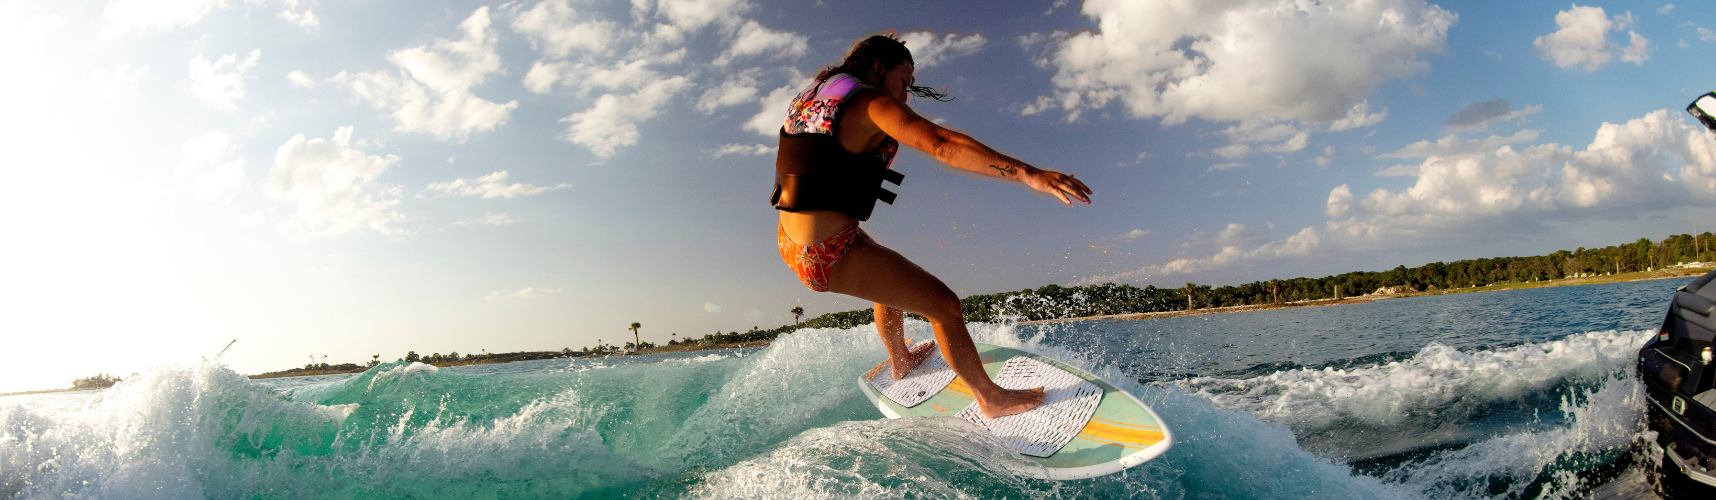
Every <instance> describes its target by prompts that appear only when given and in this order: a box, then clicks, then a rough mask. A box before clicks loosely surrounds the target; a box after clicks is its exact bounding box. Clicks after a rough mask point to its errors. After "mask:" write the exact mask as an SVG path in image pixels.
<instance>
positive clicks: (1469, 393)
mask: <svg viewBox="0 0 1716 500" xmlns="http://www.w3.org/2000/svg"><path fill="white" fill-rule="evenodd" d="M1648 335H1649V334H1648V333H1647V332H1619V331H1613V330H1610V331H1605V332H1591V333H1586V334H1582V335H1573V336H1570V337H1567V338H1565V339H1561V340H1556V341H1550V342H1544V343H1539V344H1524V345H1519V346H1514V347H1510V348H1505V349H1498V350H1493V351H1479V352H1464V351H1460V350H1458V349H1454V348H1452V347H1449V346H1447V345H1444V344H1441V343H1437V342H1432V343H1430V345H1428V346H1425V347H1424V348H1423V349H1422V350H1420V351H1419V352H1418V354H1417V355H1416V356H1413V357H1412V358H1411V359H1407V360H1403V361H1395V362H1390V363H1386V364H1381V365H1375V366H1367V367H1359V368H1349V369H1335V368H1323V369H1309V368H1301V369H1293V370H1284V371H1279V372H1275V373H1270V374H1267V375H1263V376H1259V377H1254V378H1249V379H1228V378H1220V377H1197V378H1191V379H1185V380H1178V381H1174V382H1171V383H1169V385H1171V386H1172V387H1175V388H1178V389H1181V390H1184V391H1186V392H1189V393H1192V394H1197V395H1200V396H1204V397H1207V398H1209V399H1210V400H1211V401H1213V402H1214V403H1215V404H1216V406H1218V407H1221V408H1233V409H1243V410H1247V411H1250V412H1253V413H1256V414H1257V415H1259V416H1261V417H1263V418H1265V419H1279V420H1284V421H1288V422H1291V423H1293V425H1294V426H1295V427H1296V428H1299V429H1301V430H1302V431H1308V430H1314V429H1320V428H1324V427H1327V426H1329V425H1331V424H1332V423H1333V422H1335V421H1337V420H1339V419H1342V418H1351V419H1356V420H1359V421H1362V422H1366V423H1370V424H1375V425H1394V424H1398V423H1400V422H1401V421H1403V420H1407V419H1416V418H1423V417H1424V416H1425V413H1426V412H1429V411H1434V410H1435V409H1437V408H1446V407H1448V406H1449V405H1452V404H1454V403H1455V402H1456V401H1458V400H1462V399H1471V398H1476V399H1480V400H1495V399H1502V398H1510V397H1515V396H1517V395H1519V394H1521V393H1524V392H1527V391H1541V390H1543V389H1545V388H1547V387H1549V386H1551V385H1553V384H1556V383H1559V382H1562V381H1564V380H1567V379H1570V378H1578V379H1584V380H1591V381H1596V380H1600V379H1602V378H1603V377H1604V376H1606V375H1607V374H1609V373H1612V372H1615V371H1617V370H1620V369H1623V368H1625V367H1628V366H1631V364H1630V360H1631V359H1632V356H1634V354H1635V353H1636V351H1637V350H1638V347H1639V346H1640V345H1641V344H1642V343H1643V341H1644V340H1645V338H1646V337H1648Z"/></svg>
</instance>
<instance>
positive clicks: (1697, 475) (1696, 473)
mask: <svg viewBox="0 0 1716 500" xmlns="http://www.w3.org/2000/svg"><path fill="white" fill-rule="evenodd" d="M1662 451H1664V452H1667V453H1666V455H1668V459H1669V460H1673V461H1674V465H1677V466H1680V472H1683V473H1686V477H1689V478H1692V480H1693V481H1698V482H1700V483H1704V484H1708V485H1710V486H1716V476H1712V475H1710V474H1709V473H1707V472H1704V471H1703V469H1700V470H1692V467H1691V466H1689V465H1686V459H1684V458H1680V454H1679V453H1675V451H1674V443H1669V444H1668V447H1667V448H1663V449H1662Z"/></svg>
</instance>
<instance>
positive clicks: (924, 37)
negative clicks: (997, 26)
mask: <svg viewBox="0 0 1716 500" xmlns="http://www.w3.org/2000/svg"><path fill="white" fill-rule="evenodd" d="M900 42H901V43H904V44H906V48H907V49H910V50H911V51H912V63H913V65H915V66H917V67H918V69H923V68H929V67H933V66H935V65H938V64H941V63H942V61H948V60H952V59H954V58H957V57H963V56H966V55H970V54H973V53H976V52H977V51H978V50H979V49H982V48H983V45H984V44H987V43H989V39H987V38H984V37H983V34H982V33H970V34H965V35H960V34H958V33H954V32H948V33H946V34H944V35H942V36H940V37H936V35H935V32H934V31H929V30H921V31H908V32H905V33H901V34H900Z"/></svg>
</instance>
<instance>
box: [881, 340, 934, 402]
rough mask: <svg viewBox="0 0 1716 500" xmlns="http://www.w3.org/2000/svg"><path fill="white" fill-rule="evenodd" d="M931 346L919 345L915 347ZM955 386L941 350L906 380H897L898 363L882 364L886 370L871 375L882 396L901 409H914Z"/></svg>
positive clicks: (909, 374) (913, 371) (908, 374)
mask: <svg viewBox="0 0 1716 500" xmlns="http://www.w3.org/2000/svg"><path fill="white" fill-rule="evenodd" d="M926 343H928V341H925V342H918V343H916V344H912V346H911V347H917V346H920V345H924V344H926ZM949 382H953V367H951V366H948V365H947V360H945V359H942V358H941V349H936V353H935V355H934V356H930V358H929V359H926V360H924V362H923V363H922V364H919V365H918V367H917V368H913V369H912V372H911V373H907V374H906V376H905V378H902V379H899V380H894V361H893V360H891V359H890V360H888V361H884V362H882V367H881V368H878V369H877V370H876V372H875V373H873V374H871V375H870V383H872V384H875V385H876V388H877V389H880V390H881V391H882V395H884V396H887V397H888V399H892V400H894V402H895V403H899V404H900V406H904V407H907V408H911V407H913V406H917V405H918V404H919V403H922V402H924V401H925V400H927V399H929V398H930V396H934V395H936V393H938V392H941V390H942V389H945V388H947V384H948V383H949Z"/></svg>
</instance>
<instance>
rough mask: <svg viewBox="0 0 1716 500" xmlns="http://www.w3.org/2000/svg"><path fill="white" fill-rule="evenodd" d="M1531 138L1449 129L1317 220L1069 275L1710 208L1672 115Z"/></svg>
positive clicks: (1693, 144) (1709, 182) (1173, 270)
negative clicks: (1584, 134) (1466, 134)
mask: <svg viewBox="0 0 1716 500" xmlns="http://www.w3.org/2000/svg"><path fill="white" fill-rule="evenodd" d="M1536 138H1537V133H1536V132H1535V131H1522V132H1520V133H1519V134H1515V135H1514V136H1512V137H1496V136H1492V137H1490V138H1488V139H1482V140H1468V139H1460V138H1458V137H1454V136H1449V137H1444V138H1443V139H1442V140H1440V141H1438V142H1437V143H1431V142H1429V141H1422V142H1419V143H1415V144H1414V145H1411V146H1408V147H1406V148H1403V149H1402V151H1401V152H1397V153H1394V154H1391V155H1386V156H1395V157H1422V158H1424V160H1423V161H1422V162H1421V163H1419V164H1417V165H1403V166H1400V167H1396V168H1395V169H1400V170H1401V171H1403V172H1407V171H1409V172H1410V173H1408V174H1406V175H1411V176H1414V177H1416V181H1415V182H1414V184H1413V185H1412V186H1411V187H1408V188H1405V189H1401V190H1398V191H1393V190H1388V189H1375V190H1372V191H1371V192H1370V193H1367V194H1363V195H1358V194H1355V193H1354V192H1353V190H1352V188H1351V187H1350V186H1348V185H1344V184H1343V185H1341V186H1337V187H1335V188H1334V189H1332V190H1330V191H1329V197H1328V200H1327V201H1326V202H1325V207H1324V212H1325V214H1326V215H1327V216H1328V217H1329V220H1328V221H1327V222H1325V223H1324V224H1322V225H1321V226H1311V227H1306V228H1303V229H1301V230H1299V231H1298V232H1297V233H1294V234H1293V235H1291V236H1289V237H1287V238H1283V239H1278V240H1270V241H1266V242H1262V243H1257V242H1255V241H1237V242H1235V241H1232V239H1231V238H1222V237H1211V236H1209V235H1203V234H1202V233H1199V234H1194V235H1193V236H1192V237H1191V238H1188V245H1192V246H1197V247H1199V248H1210V250H1208V251H1206V252H1204V253H1202V254H1199V255H1202V256H1195V255H1194V256H1186V257H1180V258H1176V259H1172V260H1169V261H1165V262H1160V263H1154V264H1150V265H1146V266H1143V267H1140V268H1138V269H1135V270H1130V271H1125V272H1120V273H1116V274H1111V275H1098V276H1091V277H1087V278H1083V279H1081V280H1079V281H1078V282H1079V283H1080V284H1089V283H1101V282H1104V281H1115V280H1127V279H1148V278H1152V277H1160V276H1167V275H1173V274H1182V273H1192V272H1199V271H1206V270H1211V269H1217V268H1221V267H1224V266H1230V265H1234V264H1237V263H1244V262H1262V261H1267V260H1271V259H1277V258H1282V257H1288V256H1296V255H1305V254H1307V253H1309V252H1311V251H1313V250H1316V249H1318V248H1322V247H1324V246H1326V245H1336V246H1338V247H1339V248H1397V247H1399V246H1402V245H1407V244H1412V243H1413V242H1423V241H1436V242H1439V243H1441V244H1448V243H1452V242H1462V241H1471V240H1473V239H1475V238H1487V237H1489V236H1487V235H1493V234H1505V233H1509V232H1516V231H1520V230H1530V229H1531V228H1532V227H1533V226H1536V225H1541V224H1545V223H1548V222H1551V221H1568V222H1577V221H1581V220H1587V219H1604V218H1611V219H1612V218H1627V217H1636V216H1639V215H1642V214H1647V213H1650V212H1653V211H1658V210H1663V209H1668V208H1673V207H1677V206H1685V205H1688V204H1710V203H1716V138H1712V135H1711V134H1709V133H1708V132H1707V131H1705V130H1704V129H1703V128H1702V127H1700V126H1698V125H1696V124H1689V123H1687V121H1686V120H1685V119H1684V118H1683V117H1682V116H1681V115H1680V114H1679V113H1675V112H1671V111H1669V110H1666V109H1664V110H1658V111H1654V112H1651V113H1649V114H1646V115H1644V116H1641V117H1639V118H1635V119H1632V120H1628V121H1627V122H1626V123H1619V124H1616V123H1603V124H1602V125H1601V126H1599V127H1597V130H1596V133H1595V136H1594V137H1593V138H1592V140H1591V142H1590V143H1589V144H1587V145H1586V146H1585V147H1584V148H1583V149H1578V150H1576V149H1574V148H1573V147H1572V146H1567V145H1561V144H1555V143H1546V144H1538V145H1531V146H1525V147H1522V148H1515V147H1513V146H1511V145H1510V144H1514V143H1519V142H1530V141H1533V140H1535V139H1536ZM1492 146H1494V147H1493V148H1492ZM1395 169H1390V170H1395ZM1231 228H1232V226H1230V229H1231ZM1226 232H1227V231H1224V233H1226ZM1224 240H1225V241H1224Z"/></svg>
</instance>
